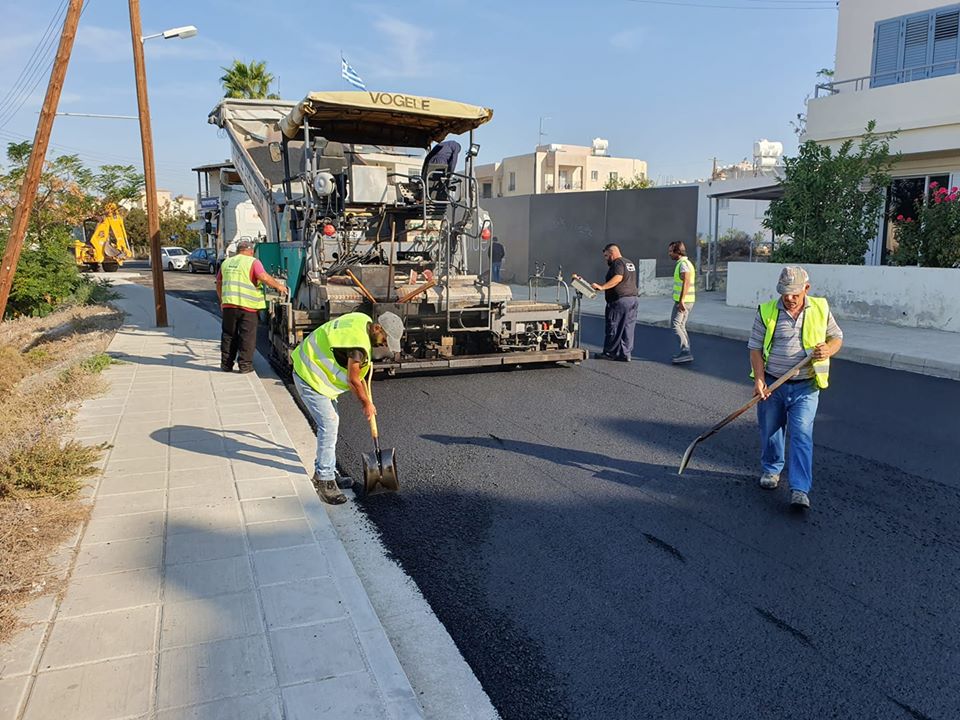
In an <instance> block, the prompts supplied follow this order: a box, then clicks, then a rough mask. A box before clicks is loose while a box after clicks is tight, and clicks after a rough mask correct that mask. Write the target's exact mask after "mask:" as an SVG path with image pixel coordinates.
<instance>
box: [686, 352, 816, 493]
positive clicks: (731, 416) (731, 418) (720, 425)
mask: <svg viewBox="0 0 960 720" xmlns="http://www.w3.org/2000/svg"><path fill="white" fill-rule="evenodd" d="M812 357H813V356H812V355H808V356H807V357H805V358H804V359H803V360H801V361H800V362H798V363H797V364H796V365H794V366H793V367H792V368H790V369H789V370H787V371H786V372H785V373H784V374H783V375H781V376H780V377H778V378H777V379H776V381H774V383H773V385H768V386H767V389H768V390H769V391H770V392H773V391H774V390H776V389H777V388H778V387H780V386H781V385H783V384H784V383H785V382H786V381H787V380H790V379H791V378H793V377H795V376H796V375H797V373H799V372H800V370H801V369H802V368H803V366H804V365H806V364H807V363H808V362H810V360H811V359H812ZM758 402H760V396H759V395H754V396H753V397H752V398H751V399H750V402H748V403H747V404H746V405H744V406H743V407H742V408H740V409H739V410H735V411H734V412H732V413H730V414H729V415H727V416H726V417H725V418H724V419H723V420H721V421H720V422H718V423H717V424H716V425H714V426H713V427H712V428H710V429H709V430H707V431H706V432H705V433H703V434H702V435H699V436H698V437H697V439H696V440H694V441H693V442H692V443H690V447H688V448H687V451H686V452H685V453H683V459H682V460H681V461H680V470H678V471H677V475H683V471H684V470H686V469H687V465H688V464H689V463H690V457H691V456H692V455H693V450H694V448H696V447H697V445H698V444H699V443H701V442H703V441H704V440H706V439H707V438H708V437H710V436H711V435H715V434H716V433H717V432H719V431H720V429H721V428H723V427H725V426H726V425H729V424H730V423H732V422H733V421H734V420H736V419H737V418H738V417H740V416H741V415H743V414H744V413H745V412H746V411H747V410H749V409H750V408H752V407H753V406H754V405H756V404H757V403H758Z"/></svg>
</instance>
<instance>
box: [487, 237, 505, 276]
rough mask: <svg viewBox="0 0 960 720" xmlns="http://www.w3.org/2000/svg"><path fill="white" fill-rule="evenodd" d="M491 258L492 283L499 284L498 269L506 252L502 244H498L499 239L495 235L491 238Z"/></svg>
mask: <svg viewBox="0 0 960 720" xmlns="http://www.w3.org/2000/svg"><path fill="white" fill-rule="evenodd" d="M492 253H493V255H492V257H491V262H492V263H493V266H492V267H491V268H490V270H491V271H492V278H493V281H494V282H500V268H501V266H502V265H503V258H505V257H506V256H507V253H506V251H505V250H504V249H503V244H502V243H501V242H500V238H498V237H497V236H496V235H494V236H493V248H492Z"/></svg>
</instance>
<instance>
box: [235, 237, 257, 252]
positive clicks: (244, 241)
mask: <svg viewBox="0 0 960 720" xmlns="http://www.w3.org/2000/svg"><path fill="white" fill-rule="evenodd" d="M256 246H257V243H256V241H255V240H253V238H248V237H243V238H240V239H239V240H237V250H245V249H247V248H253V247H256Z"/></svg>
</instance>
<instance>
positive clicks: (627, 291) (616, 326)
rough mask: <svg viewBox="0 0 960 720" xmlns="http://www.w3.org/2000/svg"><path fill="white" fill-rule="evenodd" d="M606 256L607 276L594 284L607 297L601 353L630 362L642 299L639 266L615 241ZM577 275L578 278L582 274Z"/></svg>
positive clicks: (610, 245) (600, 356)
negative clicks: (622, 252)
mask: <svg viewBox="0 0 960 720" xmlns="http://www.w3.org/2000/svg"><path fill="white" fill-rule="evenodd" d="M603 259H604V260H606V261H607V266H608V269H607V277H606V280H604V282H603V283H602V284H601V283H591V284H590V287H592V288H593V289H594V290H603V293H604V299H605V300H606V301H607V307H606V310H605V311H604V314H603V319H604V325H603V352H602V353H600V354H599V355H597V357H598V358H603V359H605V360H619V361H621V362H630V359H631V358H630V355H631V353H632V352H633V332H634V330H635V328H636V324H637V305H638V303H639V300H637V266H636V265H634V264H633V263H632V262H630V261H629V260H627V258H625V257H623V255H621V254H620V248H619V246H617V245H616V244H615V243H610V244H609V245H607V246H605V247H604V248H603ZM573 277H574V279H576V278H579V277H580V276H579V275H574V276H573Z"/></svg>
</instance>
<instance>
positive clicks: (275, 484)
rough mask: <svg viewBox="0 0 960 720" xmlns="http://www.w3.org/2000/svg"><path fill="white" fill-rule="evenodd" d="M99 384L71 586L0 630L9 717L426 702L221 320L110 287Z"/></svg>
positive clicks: (253, 712)
mask: <svg viewBox="0 0 960 720" xmlns="http://www.w3.org/2000/svg"><path fill="white" fill-rule="evenodd" d="M117 289H118V290H119V291H120V292H121V293H122V294H123V295H124V299H123V300H122V301H121V302H120V305H121V306H122V307H123V309H124V310H126V311H127V312H128V313H129V316H128V318H127V324H126V325H125V326H124V327H123V328H121V330H120V331H119V332H118V333H117V335H116V337H115V338H114V341H113V343H112V344H111V346H110V349H109V352H110V353H111V354H112V355H114V356H116V357H118V358H120V359H123V360H125V361H126V362H125V363H124V364H121V365H115V366H112V367H111V368H109V369H108V370H107V371H106V373H105V374H106V379H107V380H108V381H109V383H110V391H109V393H108V394H107V395H106V396H104V397H101V398H98V399H95V400H91V401H88V402H86V403H84V405H83V407H82V409H81V411H80V413H79V416H78V433H77V437H78V439H80V440H83V441H85V442H104V441H106V442H111V443H112V444H113V448H112V449H111V450H110V451H109V453H108V455H107V457H106V459H105V461H104V473H103V476H102V477H100V478H98V480H97V481H96V486H95V487H93V488H91V491H90V493H89V495H90V498H91V500H92V501H93V512H92V515H91V518H90V521H89V523H88V524H87V526H86V527H85V528H84V529H83V531H82V532H81V533H79V534H78V537H77V538H76V539H75V541H74V542H73V543H72V544H71V548H70V549H68V550H67V551H65V553H64V563H65V565H66V566H68V567H69V572H70V577H69V581H68V585H67V589H66V592H65V593H64V595H63V596H62V598H60V599H57V598H49V599H46V600H45V601H44V602H42V603H40V604H38V605H37V607H35V608H32V610H31V619H32V620H36V621H37V624H35V625H33V626H32V627H30V628H29V629H28V630H26V631H24V632H23V633H21V634H20V635H19V636H18V637H17V638H16V640H15V641H14V643H13V644H11V645H8V646H6V647H4V648H0V678H2V679H0V716H2V717H3V718H7V717H10V718H18V719H19V718H23V719H24V720H60V719H61V718H69V719H70V720H82V719H87V718H89V719H90V720H110V719H111V718H148V717H149V718H158V719H162V720H173V719H174V718H184V719H186V718H192V719H193V720H199V719H201V718H203V719H204V720H208V719H209V720H215V719H216V720H228V719H230V720H232V719H233V718H237V719H240V718H243V719H244V720H246V719H248V718H249V719H262V720H274V719H279V718H288V719H297V720H299V719H300V718H304V719H306V718H310V719H311V720H314V719H315V718H346V717H357V718H388V719H395V718H422V717H423V712H422V710H421V708H420V706H419V704H418V702H417V699H416V696H415V694H414V691H413V690H412V688H411V686H410V683H409V681H408V679H407V676H406V675H405V674H404V671H403V669H402V667H401V666H400V663H399V661H398V660H397V656H396V654H395V653H394V650H393V648H392V647H391V645H390V642H389V640H388V639H387V636H386V635H385V633H384V630H383V627H382V625H381V623H380V620H379V619H378V617H377V615H376V613H375V612H374V610H373V608H372V606H371V604H370V601H369V599H368V596H367V593H366V591H365V590H364V588H363V585H362V584H361V582H360V580H359V579H358V577H357V573H356V571H355V569H354V566H353V564H352V563H351V562H350V559H349V558H348V556H347V554H346V553H345V551H344V548H343V545H342V543H341V541H340V539H339V538H338V536H337V533H336V531H335V530H334V528H333V526H332V525H331V522H330V520H329V518H328V516H327V513H326V511H325V509H324V508H323V506H322V505H321V503H320V501H319V499H318V498H317V495H316V492H315V491H314V489H313V487H312V486H311V484H310V482H309V480H308V478H307V476H306V474H305V472H304V470H303V466H302V464H301V463H300V460H299V458H298V456H297V453H296V452H295V450H294V449H293V446H292V443H291V440H290V438H289V436H288V434H287V432H286V430H285V429H284V426H283V424H282V422H281V419H280V416H279V415H278V414H277V411H276V409H275V408H274V405H273V404H272V402H271V401H270V399H269V397H268V396H267V394H266V392H265V390H264V388H263V386H262V385H261V383H260V382H259V380H258V378H257V376H256V374H250V375H240V374H236V373H234V374H227V373H223V372H220V371H219V339H218V336H219V327H218V324H217V323H216V321H215V320H214V319H213V318H212V317H210V316H209V315H208V314H207V313H201V312H197V311H196V309H194V308H192V307H190V306H189V305H187V304H185V303H182V302H180V301H178V300H174V299H172V298H171V299H168V308H169V315H170V321H171V328H167V329H165V330H160V329H151V328H152V325H153V323H152V312H153V308H152V293H151V291H150V290H149V289H148V288H142V287H139V286H134V285H121V286H119V287H118V288H117Z"/></svg>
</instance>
